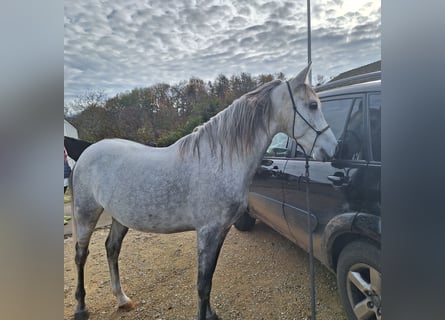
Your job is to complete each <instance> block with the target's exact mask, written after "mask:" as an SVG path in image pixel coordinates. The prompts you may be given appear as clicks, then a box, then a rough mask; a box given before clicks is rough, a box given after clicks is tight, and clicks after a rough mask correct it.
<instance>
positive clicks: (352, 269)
mask: <svg viewBox="0 0 445 320" xmlns="http://www.w3.org/2000/svg"><path fill="white" fill-rule="evenodd" d="M337 282H338V290H339V293H340V299H341V300H342V303H343V306H344V307H345V311H346V315H347V316H348V319H351V320H355V319H358V320H362V319H363V320H371V319H374V320H381V319H382V304H381V301H382V290H381V288H382V286H381V284H382V276H381V267H380V250H379V249H378V248H377V247H376V246H375V245H373V244H371V243H369V242H367V241H361V240H360V241H354V242H352V243H350V244H348V245H347V246H346V247H345V248H344V249H343V250H342V252H341V253H340V256H339V259H338V264H337Z"/></svg>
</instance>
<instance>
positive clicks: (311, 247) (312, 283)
mask: <svg viewBox="0 0 445 320" xmlns="http://www.w3.org/2000/svg"><path fill="white" fill-rule="evenodd" d="M286 84H287V88H288V90H289V95H290V98H291V101H292V107H293V109H294V120H293V124H292V136H293V138H295V132H294V130H295V118H296V115H297V114H298V115H299V116H300V118H301V119H303V121H304V122H306V124H307V125H308V126H309V128H311V129H312V130H314V131H315V133H316V136H315V139H314V143H313V144H312V148H311V151H310V152H309V155H310V154H312V151H313V150H314V147H315V143H316V142H317V139H318V137H319V136H320V135H321V134H322V133H323V132H325V131H326V130H327V129H328V128H329V125H328V126H326V127H325V128H324V129H323V130H317V129H315V128H314V127H313V126H312V125H311V124H310V123H309V121H307V120H306V119H305V118H304V117H303V115H302V114H301V113H300V112H298V109H297V106H296V105H295V100H294V96H293V95H292V90H291V88H290V84H289V82H288V81H286ZM297 144H298V142H297ZM300 147H301V149H302V150H303V152H304V156H305V159H306V165H305V178H306V209H307V231H308V236H309V277H310V278H309V279H310V296H311V320H316V309H315V273H314V243H313V237H312V220H311V208H310V200H309V182H310V177H309V155H308V154H307V153H306V150H305V149H304V148H303V146H301V145H300ZM283 213H284V219H285V220H286V223H287V226H288V228H290V227H289V222H288V221H287V218H286V213H285V210H283ZM289 231H290V229H289ZM291 233H292V232H291ZM292 234H293V233H292Z"/></svg>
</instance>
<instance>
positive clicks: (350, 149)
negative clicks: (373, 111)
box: [336, 98, 364, 160]
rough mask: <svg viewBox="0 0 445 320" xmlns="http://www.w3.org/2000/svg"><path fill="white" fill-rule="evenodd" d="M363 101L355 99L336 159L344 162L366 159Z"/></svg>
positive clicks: (340, 140)
mask: <svg viewBox="0 0 445 320" xmlns="http://www.w3.org/2000/svg"><path fill="white" fill-rule="evenodd" d="M363 115H364V113H363V100H362V98H355V99H354V100H353V105H352V109H351V112H350V113H349V117H348V119H347V124H346V126H345V129H344V130H343V132H342V134H341V136H340V139H339V148H338V151H337V154H336V158H338V159H344V160H361V159H364V152H363V151H364V150H363V149H364V140H363V137H364V117H363Z"/></svg>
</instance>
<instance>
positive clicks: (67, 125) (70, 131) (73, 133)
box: [63, 119, 79, 139]
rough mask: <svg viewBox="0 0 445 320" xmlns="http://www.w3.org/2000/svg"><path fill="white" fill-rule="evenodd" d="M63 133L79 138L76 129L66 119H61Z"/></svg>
mask: <svg viewBox="0 0 445 320" xmlns="http://www.w3.org/2000/svg"><path fill="white" fill-rule="evenodd" d="M63 135H64V136H67V137H71V138H76V139H79V134H78V132H77V129H76V128H75V127H74V126H73V125H72V124H71V123H69V122H68V121H66V119H63Z"/></svg>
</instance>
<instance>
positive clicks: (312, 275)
mask: <svg viewBox="0 0 445 320" xmlns="http://www.w3.org/2000/svg"><path fill="white" fill-rule="evenodd" d="M314 144H315V142H314ZM303 150H304V149H303ZM305 158H306V165H305V169H306V170H305V177H306V209H307V231H308V235H309V278H310V284H311V320H315V319H316V309H315V272H314V243H313V238H312V219H311V208H310V200H309V183H310V178H309V156H308V155H307V154H306V155H305Z"/></svg>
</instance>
